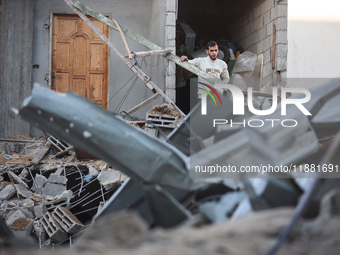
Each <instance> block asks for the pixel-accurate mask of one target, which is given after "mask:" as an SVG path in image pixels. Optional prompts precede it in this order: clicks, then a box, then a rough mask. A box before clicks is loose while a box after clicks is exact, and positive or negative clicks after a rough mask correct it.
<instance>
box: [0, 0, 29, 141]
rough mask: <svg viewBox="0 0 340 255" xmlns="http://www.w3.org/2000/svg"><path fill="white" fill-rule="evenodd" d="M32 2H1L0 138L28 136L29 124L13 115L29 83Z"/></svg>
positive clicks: (26, 94) (25, 0)
mask: <svg viewBox="0 0 340 255" xmlns="http://www.w3.org/2000/svg"><path fill="white" fill-rule="evenodd" d="M33 5H34V2H33V0H11V1H8V0H7V1H1V5H0V9H1V13H0V20H1V21H0V35H1V37H0V38H1V39H0V71H1V73H0V137H5V136H8V135H29V124H28V123H27V122H26V121H23V120H20V119H19V118H18V117H17V116H16V115H15V114H13V112H12V110H11V108H12V107H13V108H16V109H19V108H20V106H21V104H22V102H23V100H24V98H26V97H27V96H29V94H30V90H31V80H32V41H33Z"/></svg>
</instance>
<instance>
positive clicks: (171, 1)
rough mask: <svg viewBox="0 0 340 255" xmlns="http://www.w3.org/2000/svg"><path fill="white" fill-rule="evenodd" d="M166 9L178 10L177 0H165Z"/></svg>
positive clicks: (170, 10)
mask: <svg viewBox="0 0 340 255" xmlns="http://www.w3.org/2000/svg"><path fill="white" fill-rule="evenodd" d="M165 11H167V12H176V1H175V0H166V1H165Z"/></svg>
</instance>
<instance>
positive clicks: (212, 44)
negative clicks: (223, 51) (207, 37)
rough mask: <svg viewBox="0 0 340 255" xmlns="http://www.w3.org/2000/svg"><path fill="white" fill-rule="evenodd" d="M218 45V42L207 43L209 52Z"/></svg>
mask: <svg viewBox="0 0 340 255" xmlns="http://www.w3.org/2000/svg"><path fill="white" fill-rule="evenodd" d="M216 45H218V44H217V42H215V41H209V42H208V43H207V50H209V48H210V47H214V46H216Z"/></svg>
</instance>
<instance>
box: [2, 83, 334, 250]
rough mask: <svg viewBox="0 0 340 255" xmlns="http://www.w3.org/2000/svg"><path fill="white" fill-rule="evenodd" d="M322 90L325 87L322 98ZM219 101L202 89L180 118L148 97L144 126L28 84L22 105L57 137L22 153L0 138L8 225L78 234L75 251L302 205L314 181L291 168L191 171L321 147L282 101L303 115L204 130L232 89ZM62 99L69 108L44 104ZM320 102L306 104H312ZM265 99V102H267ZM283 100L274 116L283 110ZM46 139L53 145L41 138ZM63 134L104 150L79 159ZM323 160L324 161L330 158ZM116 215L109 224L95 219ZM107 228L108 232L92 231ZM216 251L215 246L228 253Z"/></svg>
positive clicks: (290, 160) (329, 203) (42, 237)
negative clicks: (286, 122)
mask: <svg viewBox="0 0 340 255" xmlns="http://www.w3.org/2000/svg"><path fill="white" fill-rule="evenodd" d="M335 87H337V86H335ZM331 91H333V92H334V91H337V89H335V88H333V89H332V90H331ZM329 93H330V92H328V93H324V95H325V97H329ZM319 99H320V100H321V99H323V97H321V98H320V97H319ZM320 100H319V101H320ZM221 101H222V102H223V105H224V106H228V107H227V108H224V109H221V108H217V107H216V106H215V104H214V103H212V101H211V100H210V99H209V98H208V101H207V106H208V112H209V109H212V108H213V109H214V110H213V111H211V112H209V113H211V114H209V116H203V115H202V114H201V113H200V110H201V109H200V105H199V106H198V107H197V106H196V108H194V110H193V111H192V112H190V113H189V115H188V116H187V117H186V118H185V119H184V120H183V122H182V123H181V124H179V119H180V116H179V114H178V113H177V111H175V110H173V109H171V108H169V107H168V106H167V105H161V106H155V107H154V108H153V109H151V110H150V111H149V112H148V113H147V116H146V125H145V127H144V130H142V129H141V128H139V127H136V126H134V124H133V123H131V124H129V123H128V122H127V121H124V120H122V119H120V118H117V117H115V116H113V115H112V114H107V112H106V111H105V110H103V109H101V108H99V107H97V106H96V105H94V104H92V103H89V102H87V101H85V100H83V99H82V98H80V97H79V96H76V95H74V94H72V93H68V94H66V95H60V94H57V93H55V92H52V91H50V90H47V89H44V88H41V87H35V88H34V89H33V92H32V97H31V98H30V99H29V100H27V101H26V102H25V104H24V107H23V108H22V109H21V110H20V114H21V116H22V117H23V118H25V119H27V120H29V121H32V120H34V121H35V122H36V123H38V124H39V126H40V127H42V128H44V130H45V129H46V132H51V133H52V135H54V136H55V137H54V136H53V137H52V136H50V137H49V138H47V139H46V141H47V142H45V144H44V143H42V142H40V144H41V146H40V150H39V151H37V152H36V155H30V156H27V155H26V154H22V153H21V152H22V148H21V146H20V145H13V144H11V145H10V146H8V145H7V146H3V148H5V149H6V150H7V152H8V153H6V152H5V153H2V155H3V158H4V159H10V160H5V161H2V163H1V164H0V167H1V168H0V173H1V175H2V180H1V183H0V184H1V187H2V188H1V191H0V198H1V200H2V201H1V206H0V212H1V216H2V217H3V218H4V219H6V224H7V226H9V227H10V228H11V229H16V230H20V231H22V232H25V233H29V234H30V235H31V236H34V237H35V238H37V239H38V240H39V242H40V243H41V242H43V243H44V245H43V246H48V245H51V244H53V245H56V244H63V243H72V242H73V239H72V238H75V239H77V240H76V247H77V248H78V249H89V250H91V251H97V250H98V251H99V250H100V249H99V248H98V247H96V242H95V241H94V242H89V239H93V240H97V239H101V241H102V242H104V243H105V242H107V243H110V242H111V243H114V244H113V246H115V245H118V246H119V245H120V244H121V243H123V244H125V243H129V242H130V241H131V240H132V239H133V238H134V237H138V236H139V237H140V235H141V234H144V233H146V232H147V231H149V229H152V228H157V227H158V228H159V227H160V228H173V227H179V226H186V227H184V229H187V228H194V225H195V226H199V225H200V226H202V225H206V224H210V223H213V224H214V225H219V224H226V225H227V223H228V222H229V223H230V225H229V226H233V228H235V231H236V232H237V226H236V224H234V225H233V221H235V220H236V219H237V220H238V221H241V220H242V219H241V218H244V217H246V216H248V215H249V214H252V213H255V212H256V213H257V212H258V211H265V210H266V211H267V210H269V209H272V208H281V207H291V208H292V207H295V206H296V205H299V201H301V197H303V196H304V195H305V194H307V192H308V191H310V190H312V188H313V185H312V184H313V183H312V182H309V181H308V179H298V178H299V177H301V176H297V175H294V174H292V173H280V175H272V174H266V175H263V176H262V177H264V178H259V174H255V175H254V176H255V177H256V178H254V176H253V175H247V176H246V175H244V174H239V173H238V172H237V171H235V172H236V174H233V175H227V174H226V173H225V172H218V173H217V172H216V173H215V172H209V171H201V172H200V173H199V174H197V166H200V167H202V169H203V167H204V166H209V165H210V166H213V165H220V166H226V165H228V164H229V165H232V166H236V170H239V169H240V168H241V166H244V167H245V166H248V167H251V166H263V163H265V164H267V165H272V166H275V165H282V166H288V165H293V164H296V165H295V167H299V166H301V165H302V164H305V165H306V164H307V163H308V162H310V160H314V161H315V159H313V156H315V155H316V154H317V153H321V154H324V152H325V150H321V146H320V144H319V140H318V139H320V138H319V137H318V134H317V133H316V132H315V131H314V129H313V121H312V120H311V119H310V118H308V117H306V116H305V115H303V114H302V113H301V112H299V111H298V109H293V108H291V107H290V106H292V105H290V106H288V107H287V109H288V110H289V113H288V114H287V115H286V116H285V117H286V118H289V119H298V120H299V122H298V124H297V125H296V126H294V127H290V128H284V127H283V126H282V125H280V124H274V122H271V126H268V125H264V126H263V127H262V126H261V128H260V129H254V128H251V127H245V128H239V127H237V128H229V127H218V128H212V127H211V126H210V125H209V124H207V123H211V121H212V119H214V118H215V119H217V118H218V119H222V120H223V119H224V120H225V119H230V118H233V116H232V110H231V109H232V106H233V102H232V101H231V100H230V99H229V98H228V97H223V98H221ZM319 101H318V102H319ZM46 102H49V103H50V104H46ZM64 102H66V103H67V105H72V106H74V107H72V109H70V107H61V108H60V109H56V108H55V107H50V106H49V105H51V104H52V105H53V103H54V104H58V105H63V103H64ZM222 102H221V105H222ZM318 102H314V104H310V105H309V106H308V107H309V108H308V109H310V110H311V111H313V112H315V113H317V110H318V109H317V108H318ZM66 103H65V104H66ZM267 103H268V104H269V102H267ZM229 106H230V107H229ZM209 107H210V108H209ZM84 108H86V109H87V111H86V114H85V113H84V111H83V109H84ZM229 108H230V109H229ZM265 108H268V109H270V105H267V106H266V107H265ZM280 108H281V106H279V107H278V108H277V110H276V111H273V112H272V114H271V115H270V118H272V119H275V120H280V118H281V117H282V116H281V109H280ZM41 109H43V110H44V112H46V114H47V115H48V116H50V117H51V118H53V119H54V120H55V121H54V123H53V124H54V126H53V128H51V125H50V122H49V120H48V119H46V116H45V117H42V116H39V114H37V112H38V110H41ZM70 111H71V112H70ZM69 116H77V118H71V117H69ZM245 116H246V119H245V122H246V120H247V121H252V120H253V121H254V116H253V117H251V116H247V114H246V115H245ZM265 118H268V116H259V117H257V119H256V121H260V122H261V121H262V122H265V120H266V119H265ZM103 119H105V120H106V121H107V122H106V124H105V125H99V124H98V125H92V124H91V125H90V123H102V122H100V120H103ZM234 120H238V119H237V118H235V119H234ZM73 127H76V128H73ZM191 127H193V128H191ZM65 128H67V130H68V132H65ZM338 128H340V126H338ZM162 129H171V135H170V136H168V137H167V138H166V140H162V139H157V138H159V136H158V135H157V132H159V130H162ZM145 131H146V132H148V133H149V135H148V134H146V132H145ZM163 131H164V130H163ZM150 134H152V135H151V136H150ZM56 137H60V138H56ZM61 139H62V140H61ZM64 140H65V141H66V142H63V141H64ZM48 143H50V144H51V145H50V146H46V144H47V145H48ZM68 143H70V144H72V145H74V146H76V147H77V148H79V149H80V150H84V152H87V153H90V154H91V155H93V156H94V157H97V158H99V159H101V160H88V161H86V162H84V161H80V160H78V159H77V158H76V157H75V153H74V150H73V148H72V147H71V146H70V145H69V144H68ZM42 144H44V145H42ZM37 146H38V145H37ZM330 148H331V149H332V148H333V147H332V146H330ZM56 150H57V151H56ZM44 151H45V152H44ZM320 151H321V152H320ZM65 152H67V153H65ZM337 152H338V150H337V151H336V152H334V153H333V154H332V155H335V154H336V153H337ZM44 153H45V154H44ZM42 155H43V156H42ZM56 155H58V156H56ZM331 160H332V159H329V161H327V162H328V163H329V164H331V163H332V162H334V161H331ZM337 160H338V159H337ZM305 167H306V166H305ZM304 169H305V168H304ZM195 172H196V174H195ZM228 177H230V178H228ZM248 177H251V178H248ZM317 178H320V176H317ZM324 183H326V184H325V185H327V186H329V187H327V188H325V187H323V190H324V191H325V190H327V191H328V190H330V182H324ZM338 184H339V181H338V180H332V185H333V186H334V187H336V185H338ZM333 186H332V187H333ZM324 193H326V192H324ZM324 193H323V194H324ZM338 197H339V191H334V192H333V193H331V194H328V195H326V200H324V202H322V207H324V208H328V213H324V212H323V214H322V215H321V216H319V217H320V218H319V220H320V222H321V221H325V219H326V218H327V219H328V218H331V217H337V216H338V215H339V214H340V213H339V211H340V210H339V208H340V206H339V204H340V202H339V201H340V200H339V198H338ZM321 198H322V196H321V195H320V196H316V197H315V198H314V200H315V201H313V202H320V200H321ZM325 201H326V202H325ZM310 206H311V207H310V208H312V206H314V207H313V208H312V209H311V210H313V211H314V208H315V205H310ZM18 208H19V209H20V210H18ZM131 211H133V213H130V212H131ZM135 213H138V216H136V215H135ZM289 214H290V212H289ZM112 215H114V217H113V219H112V222H110V224H108V223H105V224H104V225H103V224H102V223H101V222H103V221H102V220H103V219H105V218H106V219H108V218H110V216H112ZM273 215H274V214H273ZM314 216H315V215H314ZM306 217H307V215H306ZM254 218H256V217H253V219H254ZM109 221H111V220H109ZM188 222H192V223H191V224H192V225H190V224H189V223H188ZM193 222H195V223H194V224H193ZM286 222H287V219H285V221H284V222H280V223H279V224H278V225H279V226H277V227H278V228H275V233H271V234H272V235H273V236H274V234H275V236H276V235H277V233H278V232H279V231H278V230H279V229H282V227H283V226H284V225H285V224H286ZM20 224H21V225H22V226H21V228H19V227H18V225H20ZM87 224H88V225H87ZM254 224H255V225H256V224H258V223H257V222H255V223H254ZM189 225H190V227H189ZM104 227H105V229H106V231H107V233H106V232H105V233H101V232H100V231H99V233H97V232H98V229H99V230H100V229H101V228H103V229H104ZM32 228H33V231H32ZM107 229H108V230H107ZM253 230H254V229H253ZM92 231H93V232H92ZM96 231H97V232H96ZM94 233H96V234H94ZM240 233H241V232H240ZM78 236H79V237H78ZM68 241H69V242H68ZM137 242H138V241H137ZM272 243H273V242H272ZM267 248H268V247H267ZM222 250H223V249H222V248H221V252H220V253H227V252H226V251H225V250H223V251H222ZM267 250H268V249H267ZM260 253H261V254H262V253H264V252H260ZM244 254H246V253H244Z"/></svg>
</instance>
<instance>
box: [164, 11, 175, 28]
mask: <svg viewBox="0 0 340 255" xmlns="http://www.w3.org/2000/svg"><path fill="white" fill-rule="evenodd" d="M165 25H166V26H176V13H174V12H168V13H166V14H165Z"/></svg>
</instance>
